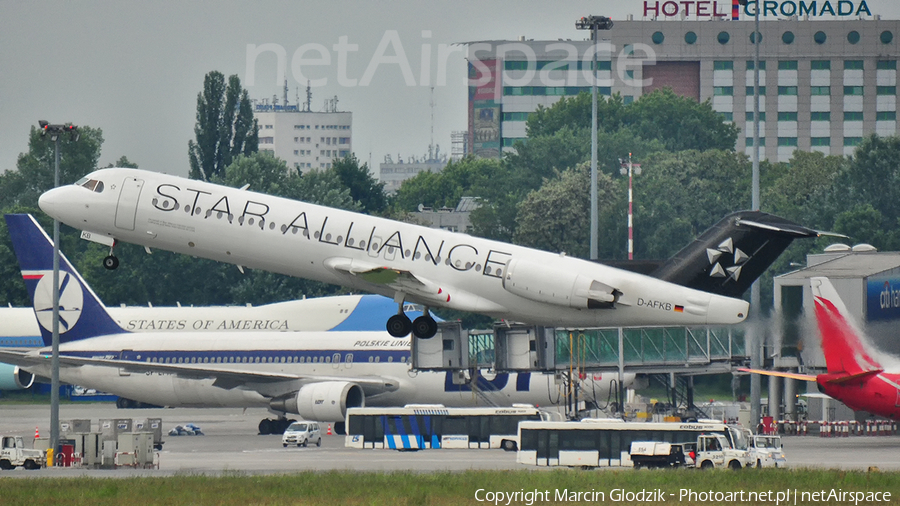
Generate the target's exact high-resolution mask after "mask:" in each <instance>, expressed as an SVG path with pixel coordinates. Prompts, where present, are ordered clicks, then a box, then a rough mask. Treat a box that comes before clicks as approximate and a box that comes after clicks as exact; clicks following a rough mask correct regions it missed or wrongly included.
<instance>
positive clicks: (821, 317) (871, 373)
mask: <svg viewBox="0 0 900 506" xmlns="http://www.w3.org/2000/svg"><path fill="white" fill-rule="evenodd" d="M810 286H811V288H812V294H813V299H814V302H815V306H816V307H815V311H816V322H817V323H818V327H819V333H820V335H821V338H822V351H823V352H824V354H825V365H826V368H827V371H828V372H826V373H824V374H819V375H815V376H813V375H809V374H796V373H788V372H780V371H761V370H756V369H740V370H741V371H744V372H751V373H758V374H764V375H767V376H780V377H784V378H793V379H799V380H805V381H814V382H816V384H817V385H818V387H819V391H820V392H822V393H824V394H826V395H828V396H830V397H832V398H834V399H837V400H839V401H841V402H843V403H844V404H846V405H847V407H849V408H850V409H853V410H855V411H868V412H869V413H872V414H874V415H878V416H883V417H886V418H892V419H894V420H900V364H898V363H897V360H896V359H892V360H890V362H893V364H892V365H890V366H889V365H888V360H884V359H876V358H875V357H878V356H879V354H878V353H877V352H876V351H875V350H874V349H871V348H870V347H869V345H868V344H867V341H866V339H865V336H864V334H863V332H862V331H861V330H860V327H859V326H858V325H857V323H856V322H855V321H854V318H853V316H851V315H850V312H849V311H848V310H847V306H845V305H844V301H843V300H841V298H840V296H839V295H838V293H837V290H835V289H834V286H833V285H832V284H831V281H829V280H828V278H822V277H816V278H811V279H810ZM887 358H888V359H890V357H887Z"/></svg>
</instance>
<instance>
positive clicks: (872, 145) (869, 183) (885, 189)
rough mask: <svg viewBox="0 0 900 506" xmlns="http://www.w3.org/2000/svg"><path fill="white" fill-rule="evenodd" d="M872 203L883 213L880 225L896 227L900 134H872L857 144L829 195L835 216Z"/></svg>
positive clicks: (899, 202)
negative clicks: (885, 135) (884, 135)
mask: <svg viewBox="0 0 900 506" xmlns="http://www.w3.org/2000/svg"><path fill="white" fill-rule="evenodd" d="M865 205H871V206H872V208H873V209H874V210H876V211H878V213H880V216H881V221H880V223H878V224H877V225H878V226H879V227H881V228H882V229H884V230H895V229H896V228H897V224H898V223H900V137H897V136H893V137H879V136H877V135H874V134H873V135H870V136H868V137H866V138H865V139H863V141H862V142H861V143H860V144H859V146H857V147H856V150H854V152H853V156H852V157H851V158H850V160H849V162H848V163H847V165H846V168H845V170H843V171H842V172H841V173H840V174H838V175H837V177H836V178H835V181H834V185H833V186H832V188H831V193H830V196H829V207H830V209H828V210H827V211H826V212H829V211H830V213H829V214H831V216H834V219H835V220H837V215H838V214H840V213H841V212H843V211H846V210H851V209H855V208H860V206H865Z"/></svg>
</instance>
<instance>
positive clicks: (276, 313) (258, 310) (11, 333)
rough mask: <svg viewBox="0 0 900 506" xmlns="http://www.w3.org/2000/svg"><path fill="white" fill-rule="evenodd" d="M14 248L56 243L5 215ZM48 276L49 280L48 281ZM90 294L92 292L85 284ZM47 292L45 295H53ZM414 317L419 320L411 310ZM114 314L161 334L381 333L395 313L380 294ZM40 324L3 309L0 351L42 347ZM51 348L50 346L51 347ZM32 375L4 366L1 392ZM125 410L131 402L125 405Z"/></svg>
mask: <svg viewBox="0 0 900 506" xmlns="http://www.w3.org/2000/svg"><path fill="white" fill-rule="evenodd" d="M6 220H7V223H8V224H9V229H10V233H11V236H12V242H13V249H14V250H15V252H16V255H17V256H18V258H19V261H20V262H28V261H29V260H30V259H35V258H44V257H46V256H47V255H51V254H52V251H53V244H52V242H51V240H50V238H49V237H47V235H46V234H45V233H44V231H43V229H42V228H41V227H40V225H39V224H38V223H37V222H36V221H35V220H34V218H33V217H31V216H29V215H7V218H6ZM49 279H50V278H49V277H48V278H47V280H48V281H49ZM85 288H86V289H88V290H89V289H90V288H89V287H88V286H87V285H85ZM50 293H51V292H50V291H49V290H48V291H47V292H46V294H47V295H48V296H49V294H50ZM51 309H52V304H51V300H50V299H47V300H43V301H40V303H39V304H38V310H37V315H38V318H39V319H40V321H41V323H40V325H43V326H44V327H45V328H48V329H49V328H50V324H51V322H50V318H51V314H50V313H51ZM405 309H406V312H407V314H409V315H410V316H411V317H417V316H419V315H421V314H422V313H421V311H419V310H416V309H415V308H414V307H413V306H412V305H409V306H408V307H407V308H405ZM107 310H108V311H109V313H110V315H111V316H112V317H113V319H114V320H116V323H118V324H119V326H121V327H122V328H123V329H125V330H128V331H131V332H158V331H163V330H191V331H210V330H213V331H247V330H271V331H286V330H292V331H296V330H338V331H348V330H354V331H356V330H380V329H382V328H383V321H384V319H385V318H388V317H390V316H391V315H393V314H395V313H396V311H397V306H396V304H394V302H393V301H392V300H391V299H388V298H386V297H382V296H381V295H338V296H333V297H320V298H314V299H303V300H292V301H285V302H276V303H272V304H264V305H261V306H214V307H191V306H175V307H152V306H148V307H138V306H125V307H110V308H107ZM44 345H45V343H44V341H43V338H42V337H41V331H40V328H39V324H38V321H36V320H35V310H34V309H33V308H30V307H27V308H18V307H4V308H0V348H9V347H13V348H30V347H42V346H44ZM47 345H49V343H47ZM33 380H34V378H33V376H32V375H31V374H29V373H27V372H26V371H23V370H21V369H20V368H18V367H17V366H14V365H10V364H2V363H0V390H18V389H25V388H29V387H30V386H31V385H32V383H33ZM122 404H123V405H127V404H128V402H127V399H124V400H123V401H122Z"/></svg>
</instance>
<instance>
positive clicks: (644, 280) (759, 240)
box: [39, 168, 817, 337]
mask: <svg viewBox="0 0 900 506" xmlns="http://www.w3.org/2000/svg"><path fill="white" fill-rule="evenodd" d="M39 204H40V207H41V209H43V210H44V212H46V213H47V214H49V215H50V216H52V217H54V218H57V219H58V220H60V221H62V222H63V223H66V224H68V225H70V226H72V227H75V228H77V229H80V230H82V231H83V233H82V237H84V238H86V239H91V240H94V241H97V242H101V243H103V244H107V245H109V246H110V250H111V251H110V256H108V257H107V258H106V259H105V260H104V263H105V265H106V266H107V267H108V268H115V266H117V265H118V259H117V258H116V257H115V256H114V254H113V253H114V251H113V249H112V248H113V247H114V245H115V242H116V241H125V242H130V243H135V244H139V245H142V246H144V247H146V248H159V249H165V250H171V251H175V252H178V253H186V254H189V255H194V256H199V257H204V258H210V259H213V260H218V261H222V262H228V263H232V264H237V265H238V266H246V267H252V268H258V269H263V270H268V271H272V272H278V273H282V274H288V275H293V276H298V277H303V278H309V279H314V280H318V281H323V282H326V283H333V284H338V285H344V286H350V287H353V288H356V289H359V290H364V291H370V292H373V293H378V294H382V295H385V296H388V297H391V298H392V299H394V301H395V302H397V303H398V307H399V308H402V303H403V302H404V301H412V302H416V303H419V304H422V305H423V306H425V307H426V311H425V314H423V315H422V316H421V317H419V318H416V320H415V321H413V322H411V321H410V319H409V318H408V317H407V316H406V315H405V314H403V312H402V310H399V309H398V313H397V314H396V315H394V316H391V317H390V318H389V319H388V322H387V329H388V332H390V334H391V335H393V336H394V337H403V336H406V335H408V334H409V333H410V331H412V332H413V333H414V334H415V335H416V336H418V337H431V336H433V335H434V334H435V332H436V328H437V326H436V324H435V321H434V319H433V318H432V317H431V316H430V315H429V312H428V308H430V307H446V308H450V309H457V310H462V311H470V312H475V313H481V314H485V315H488V316H492V317H494V318H502V319H506V320H511V321H519V322H525V323H530V324H535V325H547V326H569V327H574V326H582V327H602V326H648V325H677V326H688V325H723V324H733V323H738V322H741V321H743V320H744V318H746V316H747V311H748V303H747V302H745V301H744V300H741V299H740V298H739V297H740V296H741V294H743V292H744V291H745V290H746V289H747V288H748V287H749V286H750V284H751V283H752V282H753V281H754V280H755V279H756V278H757V277H758V276H759V275H760V274H761V273H762V272H763V271H764V270H765V269H766V268H767V267H768V266H769V265H770V264H771V262H772V261H774V259H775V258H776V257H777V256H778V255H779V254H780V253H781V252H782V251H784V248H786V247H787V246H788V244H790V242H791V241H792V240H793V239H795V238H800V237H813V236H816V235H817V232H815V231H813V230H810V229H807V228H804V227H801V226H799V225H796V224H794V223H791V222H789V221H787V220H784V219H782V218H778V217H776V216H772V215H768V214H765V213H760V212H740V213H735V214H732V215H729V216H727V217H725V218H724V219H722V220H721V221H720V222H719V223H717V224H716V225H714V226H713V227H712V228H711V229H709V230H707V231H706V232H705V233H704V234H702V235H701V236H700V237H699V238H698V239H697V240H696V241H694V242H693V243H691V244H690V245H688V246H687V247H685V248H684V249H682V250H681V251H680V252H679V253H677V254H676V255H675V256H674V257H672V258H671V259H670V260H668V261H667V262H665V263H664V264H663V265H662V266H660V267H659V268H658V269H657V270H656V271H654V272H652V273H651V274H650V275H644V274H638V273H635V272H631V271H629V270H624V269H620V268H615V267H612V266H609V265H604V264H601V263H596V262H591V261H587V260H582V259H579V258H573V257H569V256H566V255H565V254H563V253H559V254H556V253H550V252H546V251H539V250H535V249H531V248H525V247H522V246H516V245H513V244H507V243H503V242H498V241H493V240H489V239H482V238H478V237H472V236H469V235H466V234H459V233H453V232H449V231H446V230H440V229H433V228H428V227H422V226H419V225H413V224H410V223H402V222H398V221H393V220H388V219H384V218H378V217H374V216H369V215H365V214H360V213H354V212H350V211H344V210H339V209H331V208H328V207H322V206H318V205H313V204H308V203H305V202H300V201H295V200H289V199H284V198H279V197H273V196H270V195H264V194H260V193H254V192H251V191H247V190H245V189H237V188H231V187H227V186H221V185H216V184H212V183H207V182H204V181H196V180H190V179H185V178H182V177H177V176H171V175H166V174H160V173H156V172H150V171H145V170H138V169H123V168H110V169H101V170H97V171H95V172H92V173H91V174H89V175H87V176H85V177H84V178H82V179H81V180H79V181H78V182H76V183H75V184H73V185H68V186H63V187H59V188H55V189H53V190H50V191H48V192H46V193H44V194H43V195H42V196H41V198H40V201H39Z"/></svg>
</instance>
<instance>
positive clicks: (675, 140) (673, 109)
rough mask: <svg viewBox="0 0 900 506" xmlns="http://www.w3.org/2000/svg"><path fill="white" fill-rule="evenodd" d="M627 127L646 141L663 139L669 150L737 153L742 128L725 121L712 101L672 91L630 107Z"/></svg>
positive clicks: (644, 97) (644, 98)
mask: <svg viewBox="0 0 900 506" xmlns="http://www.w3.org/2000/svg"><path fill="white" fill-rule="evenodd" d="M626 115H627V117H626V119H625V121H624V123H625V125H626V126H630V127H631V128H632V129H634V131H635V133H636V134H637V135H638V136H639V137H641V138H643V139H659V140H660V141H662V143H663V144H665V146H666V149H668V150H669V151H683V150H688V149H696V150H700V151H704V150H708V149H719V150H726V151H727V150H733V149H734V144H735V142H736V141H737V135H738V128H737V126H736V125H735V124H734V123H729V122H725V121H724V120H723V118H722V116H721V115H720V114H719V113H717V112H716V111H714V110H713V108H712V104H711V103H710V101H709V100H707V101H705V102H701V103H697V101H696V100H694V99H692V98H688V97H682V96H680V95H676V94H675V92H673V91H672V90H671V88H664V89H662V90H655V91H653V92H652V93H648V94H646V95H642V96H641V97H640V98H639V99H637V100H635V101H634V103H632V104H631V105H630V106H629V107H627V108H626Z"/></svg>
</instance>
